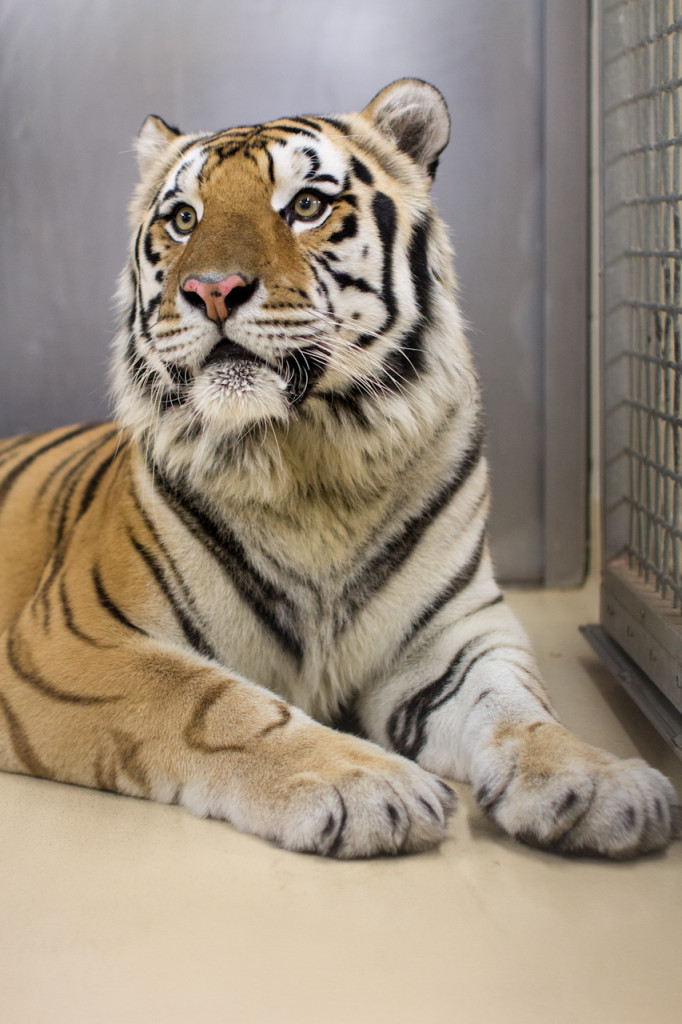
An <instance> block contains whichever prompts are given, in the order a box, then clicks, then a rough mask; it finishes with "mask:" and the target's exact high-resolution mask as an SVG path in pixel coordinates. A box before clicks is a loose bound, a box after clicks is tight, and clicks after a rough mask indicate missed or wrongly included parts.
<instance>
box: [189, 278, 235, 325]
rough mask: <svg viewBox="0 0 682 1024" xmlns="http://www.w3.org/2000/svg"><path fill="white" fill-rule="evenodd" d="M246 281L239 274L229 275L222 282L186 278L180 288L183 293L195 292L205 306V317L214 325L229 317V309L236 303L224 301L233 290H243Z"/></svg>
mask: <svg viewBox="0 0 682 1024" xmlns="http://www.w3.org/2000/svg"><path fill="white" fill-rule="evenodd" d="M245 285H246V281H245V280H244V278H243V277H240V276H239V274H230V276H229V277H226V278H224V280H222V281H202V280H201V278H199V277H188V278H187V280H186V281H185V283H184V284H183V286H182V290H183V291H185V292H196V294H197V295H198V296H199V298H200V299H203V301H204V305H205V306H206V316H207V317H209V319H211V320H215V321H216V323H222V321H223V320H227V318H228V316H229V315H230V309H231V308H233V306H234V305H238V303H234V304H230V302H226V301H225V300H226V299H227V297H228V296H229V294H230V292H231V291H232V290H233V289H234V288H243V287H244V286H245Z"/></svg>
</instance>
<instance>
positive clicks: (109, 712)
mask: <svg viewBox="0 0 682 1024" xmlns="http://www.w3.org/2000/svg"><path fill="white" fill-rule="evenodd" d="M29 619H30V612H28V611H27V612H26V613H25V614H24V615H23V616H22V617H21V618H19V619H17V620H15V621H14V623H13V624H12V625H11V627H10V628H9V629H8V630H6V632H5V635H4V636H3V637H2V641H1V644H0V651H1V653H0V768H3V769H5V770H9V771H15V772H22V773H28V774H32V775H36V776H42V777H45V778H51V779H55V780H58V781H62V782H69V783H76V784H79V785H85V786H92V787H97V788H100V789H106V790H112V791H114V792H118V793H124V794H129V795H131V796H139V797H147V798H150V799H154V800H157V801H160V802H165V803H170V802H174V803H179V804H182V805H184V806H185V807H188V808H189V809H190V810H191V811H193V812H194V813H195V814H198V815H200V816H211V817H215V818H221V819H225V820H228V821H230V822H232V823H234V825H236V826H237V828H239V829H241V830H242V831H245V832H251V833H256V834H258V835H260V836H263V837H265V838H267V839H270V840H272V841H273V842H275V843H277V844H278V845H281V846H283V847H286V848H287V849H291V850H299V851H310V852H316V853H321V854H329V855H335V856H339V857H361V856H369V855H372V854H380V853H398V852H407V851H413V850H415V851H416V850H422V849H425V848H428V847H430V846H432V845H434V844H436V843H438V842H439V841H440V840H441V839H442V838H443V836H444V834H445V831H446V823H447V818H448V816H449V814H450V813H451V812H452V810H453V809H454V795H453V793H452V791H451V790H450V789H449V787H447V786H445V785H444V784H443V783H442V782H440V780H438V779H436V778H435V777H434V776H432V775H430V774H429V773H427V772H426V771H424V770H423V769H421V768H419V767H418V766H417V765H416V764H414V763H412V762H410V761H408V760H406V759H404V758H402V757H398V756H395V755H392V754H389V753H387V752H386V751H384V750H381V749H379V748H378V747H375V746H374V745H373V744H371V743H368V742H365V741H362V740H358V739H356V738H354V737H350V736H346V735H343V734H341V733H337V732H334V731H333V730H331V729H328V728H326V727H324V726H322V725H319V724H317V723H316V722H314V721H313V720H312V719H310V718H308V717H307V716H306V715H305V714H304V713H303V712H301V711H299V710H298V709H296V708H294V707H292V706H290V705H289V704H287V703H285V702H284V701H282V700H280V699H279V698H278V697H276V696H275V695H273V694H272V693H270V692H269V691H268V690H266V689H263V688H261V687H259V686H256V685H255V684H252V683H250V682H248V681H246V680H244V679H242V678H239V677H237V676H235V675H232V674H231V673H229V672H228V671H226V670H225V669H223V668H221V667H220V666H219V665H218V664H217V663H215V662H212V661H211V660H209V659H206V658H201V657H200V656H195V655H194V654H192V653H191V652H186V651H183V650H181V649H180V648H177V647H173V646H168V647H166V646H164V645H163V644H162V643H160V642H158V641H156V640H153V639H152V638H150V637H148V636H142V635H136V636H133V637H131V638H128V639H126V640H125V642H124V643H123V644H122V645H120V646H114V645H111V644H108V645H107V647H106V649H105V650H101V649H95V648H94V647H92V646H91V647H90V648H89V649H88V650H87V651H86V650H84V649H85V648H86V647H87V644H86V643H85V642H84V641H82V642H81V648H82V650H81V657H80V659H79V658H77V657H75V656H74V651H73V650H71V651H69V652H68V654H69V657H68V660H66V661H60V660H59V652H58V651H57V650H56V649H54V648H53V649H52V650H51V651H48V652H47V653H43V648H41V646H40V645H37V644H29V642H28V638H27V633H26V626H27V624H28V620H29ZM127 632H130V630H129V629H128V630H127ZM83 636H85V634H83ZM62 653H64V652H62Z"/></svg>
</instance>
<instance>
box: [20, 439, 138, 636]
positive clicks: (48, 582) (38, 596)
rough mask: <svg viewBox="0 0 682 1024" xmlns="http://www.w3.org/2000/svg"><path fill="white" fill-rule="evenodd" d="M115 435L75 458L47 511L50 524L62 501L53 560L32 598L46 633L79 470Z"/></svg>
mask: <svg viewBox="0 0 682 1024" xmlns="http://www.w3.org/2000/svg"><path fill="white" fill-rule="evenodd" d="M117 434H118V430H117V429H115V430H110V431H108V432H107V433H106V434H105V435H104V437H101V438H98V439H97V440H96V441H94V442H92V443H91V444H90V445H88V446H87V448H86V450H85V454H81V457H80V458H79V459H78V461H77V462H76V463H75V465H73V466H72V467H71V469H70V470H69V471H68V473H66V474H65V476H64V478H63V479H62V481H61V483H60V485H59V489H58V491H57V493H56V495H55V497H54V498H53V500H52V504H51V505H50V510H49V513H48V516H49V521H50V523H52V521H53V520H54V517H55V516H56V515H57V509H58V507H59V505H60V501H61V512H60V516H59V522H58V524H57V528H56V532H55V538H54V554H53V556H52V560H51V564H50V571H49V573H48V574H47V575H46V577H45V579H44V580H43V582H42V583H41V585H40V589H39V590H37V591H36V593H35V596H34V598H33V601H32V608H33V610H34V611H36V610H37V607H38V602H41V603H42V606H43V626H44V629H45V630H47V629H48V628H49V625H50V603H49V593H50V589H51V587H52V584H53V583H54V581H55V579H56V578H57V576H58V574H59V572H60V571H61V569H62V566H63V565H64V559H65V557H66V547H65V545H64V544H63V543H62V541H63V539H64V533H65V530H66V522H67V519H68V517H69V512H70V510H71V499H72V498H73V495H74V494H75V492H76V489H77V488H78V485H79V484H80V482H81V480H82V478H83V477H82V473H81V472H80V471H81V469H82V468H83V466H84V465H85V464H86V463H87V462H89V461H90V460H91V459H92V458H93V457H94V456H95V455H97V453H98V452H99V450H100V449H101V448H103V447H104V445H106V444H107V443H108V442H109V441H111V439H112V437H115V436H116V435H117ZM82 451H83V449H79V451H78V452H76V453H75V454H80V453H81V452H82ZM67 461H68V460H64V462H63V463H62V465H63V464H64V463H65V462H67ZM105 461H107V462H108V461H109V460H105ZM100 468H101V467H100ZM95 477H96V478H97V479H96V481H95V483H94V484H93V487H92V489H91V491H90V494H89V496H88V502H87V504H85V502H82V504H81V510H80V511H79V512H78V514H77V516H76V518H75V519H74V523H76V522H77V521H78V519H79V518H80V516H81V515H82V514H83V512H84V511H86V510H87V506H88V505H89V503H90V501H91V500H92V498H93V497H94V494H95V491H96V488H97V484H98V483H99V480H100V479H101V474H99V471H98V472H96V473H95ZM90 483H93V481H90ZM41 489H42V488H41ZM87 491H88V487H87V486H86V495H87ZM86 495H84V498H85V496H86ZM84 504H85V508H84V507H83V505H84ZM72 525H73V524H72Z"/></svg>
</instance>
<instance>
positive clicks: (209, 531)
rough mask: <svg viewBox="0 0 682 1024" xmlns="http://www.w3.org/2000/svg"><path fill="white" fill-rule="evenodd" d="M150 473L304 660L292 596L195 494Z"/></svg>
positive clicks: (264, 619) (267, 623)
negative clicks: (265, 573) (264, 573)
mask: <svg viewBox="0 0 682 1024" xmlns="http://www.w3.org/2000/svg"><path fill="white" fill-rule="evenodd" d="M150 472H151V474H152V479H153V481H154V484H155V486H156V488H157V489H158V490H159V492H160V493H161V494H162V495H163V497H164V498H165V499H166V502H167V503H168V505H169V507H170V508H172V509H173V511H174V512H175V513H176V515H177V516H178V517H179V518H180V520H181V521H182V522H183V523H184V525H185V526H186V527H187V529H188V530H189V531H190V533H192V535H193V536H194V537H196V538H197V540H199V541H201V543H202V544H203V545H204V547H205V548H206V550H207V551H208V552H209V553H210V554H211V555H212V556H213V557H214V558H215V559H216V561H217V562H218V563H219V565H220V566H221V568H222V569H223V571H224V572H225V573H226V575H227V576H228V578H229V579H230V581H231V582H232V584H233V585H234V586H235V588H236V589H237V592H238V593H239V595H240V597H241V598H242V599H243V600H244V601H245V602H246V604H247V605H248V606H249V608H250V609H251V611H252V612H253V613H254V614H255V615H256V617H257V618H258V620H259V621H260V622H261V624H262V625H263V626H264V627H265V628H266V629H267V630H268V632H269V633H270V634H271V635H272V636H273V637H274V638H275V639H276V640H277V642H278V643H279V644H280V646H281V647H282V648H283V649H284V650H285V651H287V652H288V653H289V654H290V655H291V656H292V657H293V658H295V659H296V661H298V662H301V661H302V660H303V655H304V648H303V639H302V637H301V635H300V629H299V626H298V621H297V620H298V617H299V613H298V609H297V607H296V605H295V604H294V603H293V601H292V599H291V597H290V595H289V594H287V592H286V591H285V590H282V589H281V588H280V587H278V586H277V584H275V583H273V582H271V581H270V580H268V579H266V578H265V577H264V576H262V575H261V573H260V572H259V571H258V570H257V569H256V567H255V566H254V565H253V564H252V563H251V562H250V561H249V559H248V557H247V555H246V552H245V550H244V547H243V545H242V543H241V541H240V540H239V539H238V538H237V536H236V535H235V534H234V533H233V531H232V530H230V528H229V527H228V526H227V524H226V523H223V522H218V521H217V520H215V519H213V517H212V516H211V515H210V513H209V512H208V511H207V510H206V509H205V508H203V507H202V506H201V505H200V504H199V503H198V501H197V499H196V498H195V496H193V495H190V494H188V493H186V492H184V491H182V490H181V489H180V488H179V487H178V486H174V485H173V484H171V482H170V481H169V480H167V479H166V478H165V477H164V474H163V473H162V472H161V470H160V469H159V467H158V466H156V465H154V466H151V467H150Z"/></svg>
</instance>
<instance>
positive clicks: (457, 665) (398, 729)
mask: <svg viewBox="0 0 682 1024" xmlns="http://www.w3.org/2000/svg"><path fill="white" fill-rule="evenodd" d="M480 642H481V637H476V638H475V639H474V640H471V641H470V642H469V643H468V644H467V645H466V646H465V647H463V648H462V650H461V651H458V653H457V654H456V655H455V657H454V658H453V659H452V661H451V662H450V664H449V665H448V667H447V669H446V670H445V672H444V673H443V674H442V676H440V677H439V678H438V679H436V680H435V681H434V682H432V683H429V684H428V685H427V686H424V687H422V688H421V689H420V690H418V691H417V692H416V693H413V694H411V695H410V696H409V697H408V698H407V699H406V700H404V701H402V702H401V703H400V704H399V705H398V706H397V707H396V708H395V709H394V711H393V713H392V714H391V717H390V719H389V722H388V726H387V728H388V735H389V739H390V741H391V743H392V744H393V747H394V749H395V750H397V751H398V753H400V754H403V756H405V757H409V758H411V759H412V760H415V759H416V758H417V757H418V756H419V754H420V753H421V751H422V750H423V748H424V746H425V744H426V741H427V738H428V737H427V735H426V728H427V725H428V721H429V718H430V716H431V715H432V714H433V712H434V711H436V710H437V709H438V708H440V707H442V706H443V705H444V704H446V703H447V702H448V701H449V700H452V698H453V697H454V696H456V695H457V694H458V693H459V692H460V690H461V689H462V687H463V685H464V683H465V682H466V680H467V677H468V675H469V673H470V672H471V670H472V668H473V667H474V665H476V664H477V663H478V662H479V661H481V659H482V658H485V657H487V655H489V654H492V653H494V652H495V651H496V649H497V648H495V647H484V648H483V650H481V651H478V653H476V654H474V655H473V657H471V658H469V655H470V654H471V653H472V651H473V650H474V649H475V648H476V647H477V646H478V645H479V644H480ZM467 658H469V660H468V661H467V662H466V664H464V662H465V661H466V659H467Z"/></svg>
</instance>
